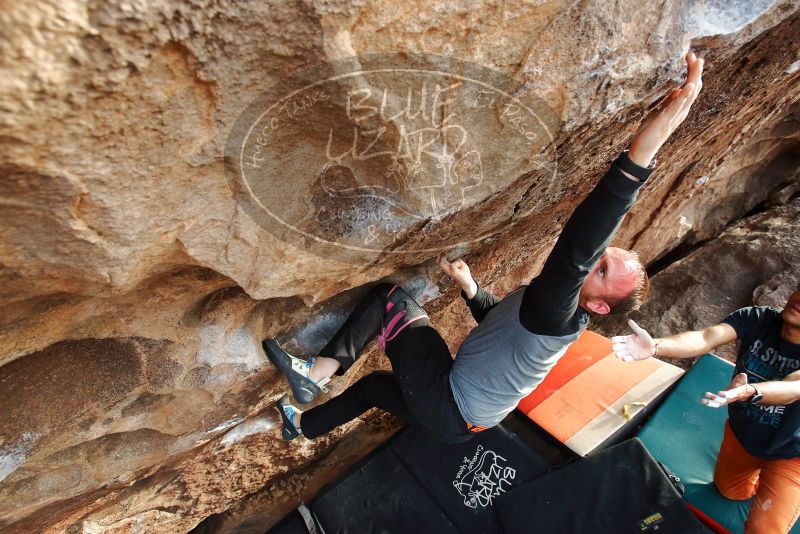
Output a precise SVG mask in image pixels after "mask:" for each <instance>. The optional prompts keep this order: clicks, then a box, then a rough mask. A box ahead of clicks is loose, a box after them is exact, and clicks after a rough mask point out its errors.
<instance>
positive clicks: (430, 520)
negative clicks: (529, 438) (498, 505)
mask: <svg viewBox="0 0 800 534" xmlns="http://www.w3.org/2000/svg"><path fill="white" fill-rule="evenodd" d="M548 468H549V464H548V463H547V462H546V461H545V460H544V459H542V458H541V457H540V456H539V455H537V453H535V452H534V451H533V450H532V449H530V448H529V447H528V446H527V445H526V444H525V443H523V442H522V440H520V439H519V438H518V437H517V436H516V435H515V434H514V433H512V432H510V431H508V430H506V429H505V428H503V427H502V426H498V427H495V428H492V429H490V430H486V431H484V432H480V433H478V434H476V436H475V438H474V439H472V440H471V441H468V442H465V443H459V444H444V443H441V442H438V441H435V440H434V439H432V438H431V437H430V436H429V435H428V434H427V433H425V432H424V431H422V430H420V429H416V428H406V429H405V430H403V431H401V432H400V433H399V434H398V435H397V436H395V437H394V438H393V439H392V440H391V441H390V442H389V443H388V444H387V445H386V446H384V447H382V448H381V449H379V450H378V451H376V452H374V453H372V454H371V455H370V456H368V457H367V458H365V459H364V460H362V461H361V462H360V463H359V464H357V465H356V466H355V467H354V468H353V469H352V470H351V471H350V472H349V473H348V474H346V475H345V476H344V477H342V478H341V479H339V480H337V481H334V482H333V483H331V484H330V485H328V486H327V487H326V488H323V490H322V491H321V492H320V493H319V495H318V496H317V497H315V499H314V500H313V501H312V502H311V505H310V508H311V510H312V511H313V512H314V514H315V516H316V518H317V520H318V521H319V522H320V524H321V525H322V527H323V529H324V530H325V532H326V533H328V534H330V533H332V532H342V533H344V532H354V533H356V532H357V533H362V532H417V533H423V532H437V533H439V532H441V533H446V532H462V533H473V532H475V533H489V534H490V533H493V532H502V529H501V526H500V522H499V519H498V517H497V514H496V512H495V511H494V507H493V503H494V501H495V499H496V498H497V496H498V495H502V494H504V493H505V492H507V491H509V489H511V488H513V487H515V486H518V485H520V484H522V483H524V482H527V481H529V480H531V479H533V478H534V477H536V476H540V475H542V474H543V473H545V472H546V471H547V469H548Z"/></svg>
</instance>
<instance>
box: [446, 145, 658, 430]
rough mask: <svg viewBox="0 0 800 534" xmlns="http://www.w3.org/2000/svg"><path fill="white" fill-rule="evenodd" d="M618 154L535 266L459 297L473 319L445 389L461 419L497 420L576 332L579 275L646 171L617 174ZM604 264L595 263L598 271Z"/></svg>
mask: <svg viewBox="0 0 800 534" xmlns="http://www.w3.org/2000/svg"><path fill="white" fill-rule="evenodd" d="M622 158H625V156H624V155H623V156H622V157H621V158H620V159H618V160H617V161H615V163H614V164H613V165H611V168H610V169H609V171H608V172H607V173H606V174H605V176H603V178H602V179H601V180H600V182H599V183H598V184H597V186H596V187H595V188H594V189H593V190H592V191H591V192H590V193H589V194H588V195H587V196H586V198H585V199H584V200H583V202H581V203H580V205H579V206H578V207H577V208H576V209H575V211H574V212H573V213H572V215H571V216H570V218H569V220H568V221H567V222H566V224H565V225H564V229H563V230H562V231H561V235H559V237H558V241H556V244H555V246H554V247H553V250H552V251H551V252H550V255H549V256H548V257H547V261H545V263H544V266H543V267H542V272H541V273H540V274H539V276H537V277H536V278H534V279H533V280H531V283H530V284H528V285H526V286H522V287H520V288H519V289H517V290H516V291H513V292H512V293H510V294H509V295H508V296H506V297H505V298H504V299H500V298H498V297H496V296H494V295H492V294H491V293H489V292H488V291H486V290H485V289H483V288H479V289H478V292H477V293H476V294H475V295H474V296H473V297H472V298H471V299H467V298H466V295H465V294H464V293H463V292H462V296H463V297H464V299H465V300H466V303H467V306H469V309H470V311H471V312H472V316H473V317H474V318H475V321H477V322H478V326H477V327H475V329H473V330H472V332H470V334H469V335H468V336H467V338H466V339H465V340H464V342H463V343H462V344H461V348H459V350H458V354H457V356H456V359H455V361H454V362H453V367H452V370H451V372H450V377H449V378H450V388H451V389H452V391H453V397H454V398H455V401H456V404H457V405H458V408H459V410H460V412H461V415H462V416H463V418H464V420H465V421H466V422H467V423H471V424H473V425H479V426H484V427H492V426H495V425H496V424H498V423H499V422H500V421H501V420H502V419H503V418H504V417H505V416H506V415H507V414H508V413H509V412H510V411H511V410H513V409H514V408H515V407H516V406H517V403H518V402H519V401H520V400H521V399H522V398H523V397H525V396H526V395H528V394H529V393H530V392H531V391H533V389H534V388H535V387H536V386H537V385H538V384H539V383H540V382H541V381H542V380H543V379H544V377H545V375H546V374H547V372H548V371H549V370H550V369H551V368H552V367H553V365H555V364H556V362H557V361H558V359H559V358H560V357H561V356H562V355H563V354H564V352H566V350H567V347H568V346H569V344H570V343H572V342H573V341H575V339H577V338H578V336H580V334H581V332H582V331H583V329H584V328H585V327H586V324H587V323H588V321H589V313H588V312H587V311H586V310H584V309H583V308H582V307H581V306H579V305H578V301H579V298H580V290H581V286H582V285H583V282H584V280H585V279H586V277H587V276H588V275H589V273H590V272H591V270H592V268H593V267H594V265H595V264H596V263H597V262H598V260H601V257H602V255H603V252H605V250H606V247H608V245H609V243H610V242H611V238H612V237H613V236H614V233H615V232H616V231H617V228H618V227H619V225H620V223H621V222H622V219H623V218H624V217H625V214H626V213H627V212H628V210H629V209H630V208H631V206H633V203H634V201H635V199H636V194H637V193H638V191H639V189H640V188H641V187H642V185H643V183H644V180H645V179H646V178H647V175H648V174H649V171H647V170H646V169H641V168H639V169H633V170H632V171H631V172H633V173H635V174H636V178H638V180H636V179H631V178H629V177H628V176H626V175H625V174H623V172H622V170H621V167H620V165H621V164H622V165H628V167H630V162H624V161H622ZM609 268H610V267H609V266H608V265H607V264H606V265H601V266H600V269H599V271H598V272H603V270H607V269H609Z"/></svg>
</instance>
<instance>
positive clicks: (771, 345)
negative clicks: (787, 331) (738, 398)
mask: <svg viewBox="0 0 800 534" xmlns="http://www.w3.org/2000/svg"><path fill="white" fill-rule="evenodd" d="M724 322H725V323H727V324H729V325H731V326H732V327H733V329H734V330H736V335H737V337H738V338H739V341H740V342H741V347H740V348H739V354H738V355H737V357H736V370H735V371H734V374H738V373H747V381H748V382H749V383H751V384H757V383H758V382H769V381H780V380H783V379H784V378H786V376H788V375H790V374H792V373H794V372H797V371H798V369H800V345H796V344H794V343H789V342H788V341H786V340H784V339H782V338H781V328H782V326H783V318H782V317H781V312H780V310H777V309H775V308H767V307H763V306H751V307H749V308H742V309H740V310H736V311H735V312H733V313H732V314H730V315H729V316H728V317H727V318H726V319H725V321H724ZM728 417H729V418H730V423H731V429H732V430H733V433H734V435H736V437H737V439H738V440H739V441H740V442H741V444H742V446H744V448H745V450H747V452H749V453H750V454H752V455H753V456H756V457H759V458H764V459H768V460H772V459H780V458H797V457H800V402H793V403H791V404H786V405H779V406H759V405H755V404H751V403H749V402H747V401H744V402H734V403H732V404H729V405H728Z"/></svg>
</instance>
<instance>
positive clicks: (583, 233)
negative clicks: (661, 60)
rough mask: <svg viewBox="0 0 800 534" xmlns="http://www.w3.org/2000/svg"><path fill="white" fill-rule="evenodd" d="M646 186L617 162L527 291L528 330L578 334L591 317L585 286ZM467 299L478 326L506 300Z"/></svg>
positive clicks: (523, 313)
mask: <svg viewBox="0 0 800 534" xmlns="http://www.w3.org/2000/svg"><path fill="white" fill-rule="evenodd" d="M637 177H638V178H640V179H641V177H640V176H637ZM643 184H644V182H643V181H635V180H632V179H630V178H628V177H627V176H625V174H623V173H622V170H621V169H620V168H619V166H617V164H616V162H615V163H614V164H612V165H611V168H610V169H609V170H608V172H607V173H606V174H605V176H603V178H602V179H601V180H600V182H599V183H598V184H597V186H596V187H595V188H594V189H593V190H592V191H591V192H590V193H589V194H588V195H587V196H586V198H585V199H584V200H583V201H582V202H581V203H580V204H579V205H578V207H577V208H576V209H575V211H574V212H573V213H572V216H570V218H569V220H568V221H567V223H566V224H565V225H564V229H563V230H562V231H561V235H560V236H559V238H558V241H556V244H555V246H554V247H553V250H552V251H551V252H550V255H549V256H548V258H547V261H546V262H545V264H544V266H543V267H542V271H541V273H540V274H539V276H537V277H536V278H534V279H533V280H532V281H531V283H530V284H529V285H528V286H527V287H526V288H525V293H524V295H523V298H522V305H521V306H520V313H519V319H520V322H521V323H522V325H523V326H524V327H525V328H526V329H527V330H529V331H531V332H533V333H536V334H541V335H548V336H561V335H566V334H570V333H574V332H575V331H576V330H577V329H578V328H579V326H578V325H579V323H580V318H581V316H582V315H585V314H587V312H586V311H585V310H583V309H582V308H580V309H579V306H578V297H579V294H580V288H581V285H583V281H584V280H585V279H586V276H587V275H588V274H589V272H590V271H591V270H592V267H594V264H595V263H596V262H597V260H598V259H600V256H601V255H602V254H603V252H604V251H605V249H606V248H607V247H608V245H609V243H610V242H611V239H612V238H613V237H614V234H615V233H616V231H617V229H618V228H619V225H620V223H621V222H622V219H623V218H624V217H625V214H627V213H628V210H630V208H631V207H632V206H633V204H634V202H635V200H636V195H637V193H638V192H639V189H640V188H641V187H642V185H643ZM462 296H463V297H464V299H465V300H466V302H467V306H469V309H470V311H471V312H472V316H473V317H474V318H475V320H476V321H477V322H480V321H481V320H482V319H483V318H484V317H485V316H486V314H487V313H489V311H490V310H491V309H492V308H493V307H494V306H495V305H496V304H497V303H498V302H500V300H501V299H500V298H498V297H496V296H494V295H492V294H491V293H489V292H488V291H486V290H484V289H481V288H479V289H478V293H477V294H476V295H475V296H474V297H473V298H472V299H467V298H466V295H465V294H464V292H463V291H462Z"/></svg>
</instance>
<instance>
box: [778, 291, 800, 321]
mask: <svg viewBox="0 0 800 534" xmlns="http://www.w3.org/2000/svg"><path fill="white" fill-rule="evenodd" d="M781 317H782V318H783V322H785V323H787V324H789V325H791V326H793V327H795V328H800V284H798V285H797V289H796V290H795V292H794V293H792V294H791V295H789V300H787V301H786V306H784V307H783V312H781Z"/></svg>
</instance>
